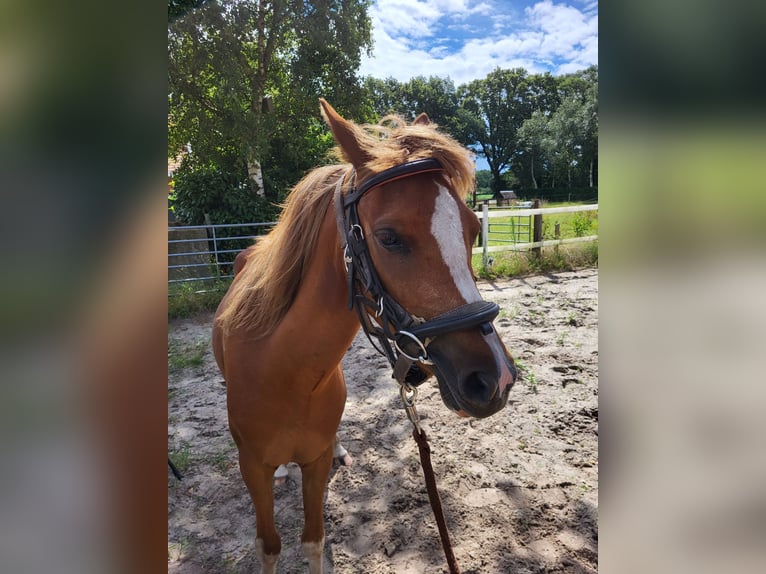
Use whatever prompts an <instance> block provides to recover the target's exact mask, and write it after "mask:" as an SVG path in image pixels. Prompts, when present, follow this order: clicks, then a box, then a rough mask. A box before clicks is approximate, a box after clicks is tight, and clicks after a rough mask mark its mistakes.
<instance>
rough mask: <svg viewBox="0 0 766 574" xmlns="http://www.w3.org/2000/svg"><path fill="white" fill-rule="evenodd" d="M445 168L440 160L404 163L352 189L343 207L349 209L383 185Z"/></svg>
mask: <svg viewBox="0 0 766 574" xmlns="http://www.w3.org/2000/svg"><path fill="white" fill-rule="evenodd" d="M442 170H444V168H443V167H442V164H441V163H439V161H438V160H435V159H432V158H428V159H416V160H415V161H411V162H408V163H403V164H401V165H397V166H394V167H390V168H388V169H386V170H384V171H381V172H380V173H379V174H376V175H373V176H372V177H371V178H370V179H368V180H367V181H365V182H364V183H362V185H360V186H359V187H358V188H357V189H352V190H351V191H350V192H349V193H347V194H346V195H345V196H344V197H343V207H348V206H350V205H351V204H354V203H356V202H357V201H359V200H360V199H361V198H362V196H363V195H364V194H365V193H367V192H368V191H370V190H371V189H373V188H375V187H378V186H379V185H383V184H384V183H390V182H392V181H396V180H397V179H402V178H404V177H409V176H411V175H417V174H419V173H428V172H432V171H442Z"/></svg>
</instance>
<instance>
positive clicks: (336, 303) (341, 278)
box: [280, 205, 360, 368]
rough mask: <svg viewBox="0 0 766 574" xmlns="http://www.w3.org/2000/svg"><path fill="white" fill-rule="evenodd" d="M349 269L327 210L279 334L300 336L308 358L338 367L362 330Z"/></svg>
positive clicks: (332, 217)
mask: <svg viewBox="0 0 766 574" xmlns="http://www.w3.org/2000/svg"><path fill="white" fill-rule="evenodd" d="M346 282H347V278H346V270H345V267H344V263H343V256H342V252H341V248H340V240H339V238H338V228H337V225H336V222H335V215H334V209H333V206H332V205H330V207H329V208H328V209H327V213H326V214H325V218H324V220H323V222H322V226H321V228H320V231H319V236H318V237H317V243H316V251H315V252H314V254H313V256H312V257H311V258H310V260H309V262H308V265H307V268H306V270H305V272H304V275H303V278H302V280H301V286H300V288H299V289H298V293H297V295H296V298H295V301H294V303H293V305H292V306H291V308H290V311H288V314H287V316H286V317H285V320H284V321H283V325H282V327H286V329H280V331H282V332H285V331H287V332H288V333H292V334H293V335H294V334H296V333H297V334H298V335H297V336H296V337H295V338H296V339H298V341H296V344H298V345H300V347H301V348H302V350H303V351H304V356H305V357H312V358H313V360H314V361H315V362H318V363H326V364H325V365H321V366H322V367H326V368H329V367H333V366H335V365H337V364H338V363H339V362H340V360H341V359H342V358H343V355H344V354H345V353H346V350H347V349H348V347H349V345H350V344H351V341H353V339H354V336H355V335H356V333H357V331H358V330H359V327H360V325H359V320H358V319H357V317H356V314H355V312H354V311H353V310H349V309H348V286H347V283H346Z"/></svg>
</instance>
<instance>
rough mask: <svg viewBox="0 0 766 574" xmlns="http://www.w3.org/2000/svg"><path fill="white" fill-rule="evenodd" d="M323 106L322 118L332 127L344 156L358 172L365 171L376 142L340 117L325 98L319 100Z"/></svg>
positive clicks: (360, 129)
mask: <svg viewBox="0 0 766 574" xmlns="http://www.w3.org/2000/svg"><path fill="white" fill-rule="evenodd" d="M319 103H320V105H321V106H322V116H323V117H324V120H325V121H326V122H327V125H328V126H330V130H331V131H332V135H333V137H334V138H335V141H336V142H337V144H338V145H339V146H340V149H341V150H342V151H343V155H344V156H345V157H346V159H347V160H348V161H350V162H351V163H352V164H353V165H354V167H355V168H356V169H357V171H361V170H363V169H364V165H365V164H366V163H367V162H368V161H369V160H370V158H371V155H370V153H369V152H368V151H367V150H368V148H370V147H371V146H372V145H373V144H374V141H372V138H371V137H370V136H369V135H367V133H366V132H365V131H364V130H363V129H362V128H360V127H359V126H357V125H355V124H354V123H353V122H350V121H348V120H346V119H344V118H342V117H341V116H340V114H338V112H336V111H335V110H334V109H333V107H332V106H331V105H330V104H328V103H327V101H326V100H325V99H324V98H319Z"/></svg>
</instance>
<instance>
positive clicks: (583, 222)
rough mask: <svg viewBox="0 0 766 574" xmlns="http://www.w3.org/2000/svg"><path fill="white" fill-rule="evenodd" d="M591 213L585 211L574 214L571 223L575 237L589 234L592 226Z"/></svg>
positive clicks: (592, 218)
mask: <svg viewBox="0 0 766 574" xmlns="http://www.w3.org/2000/svg"><path fill="white" fill-rule="evenodd" d="M593 213H594V212H592V211H586V212H578V213H575V214H574V216H573V217H572V222H571V224H572V229H573V231H574V234H575V237H583V236H585V235H589V234H590V231H591V229H592V228H593V221H594V216H593Z"/></svg>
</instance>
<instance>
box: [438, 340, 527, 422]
mask: <svg viewBox="0 0 766 574" xmlns="http://www.w3.org/2000/svg"><path fill="white" fill-rule="evenodd" d="M451 335H452V336H451ZM428 350H429V355H430V359H431V361H432V363H433V364H432V365H431V366H430V370H431V371H432V372H433V374H434V375H435V376H436V380H437V381H438V383H439V390H440V391H441V396H442V400H443V401H444V404H445V405H446V406H447V407H448V408H449V409H451V410H453V411H455V412H456V413H458V414H461V415H464V416H472V417H476V418H485V417H488V416H491V415H493V414H495V413H497V412H498V411H500V410H501V409H502V408H503V407H505V405H506V404H507V402H508V394H509V392H510V390H511V387H513V384H514V382H515V381H516V378H517V372H516V367H515V365H514V363H513V359H512V358H511V357H510V356H509V355H508V353H507V351H505V348H504V347H503V345H502V343H501V342H500V340H499V338H498V337H497V334H496V333H495V332H494V330H492V332H491V333H489V334H484V333H479V332H478V330H475V331H473V332H471V333H468V332H464V333H454V334H449V335H445V336H443V337H439V338H438V339H437V340H435V341H433V343H431V345H430V346H429V348H428Z"/></svg>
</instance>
